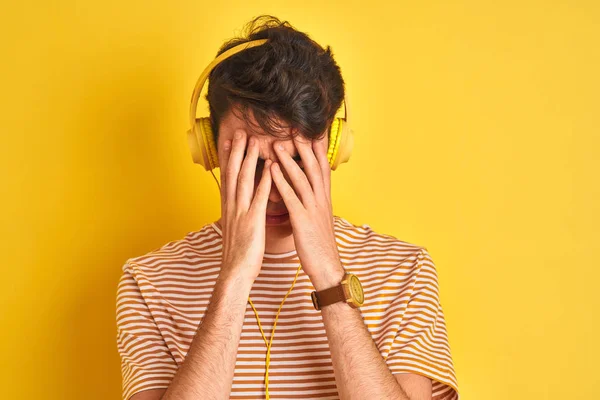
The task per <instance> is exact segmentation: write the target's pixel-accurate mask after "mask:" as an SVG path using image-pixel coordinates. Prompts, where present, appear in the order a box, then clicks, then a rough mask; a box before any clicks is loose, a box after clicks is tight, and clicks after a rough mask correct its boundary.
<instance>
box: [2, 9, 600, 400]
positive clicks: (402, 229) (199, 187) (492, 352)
mask: <svg viewBox="0 0 600 400" xmlns="http://www.w3.org/2000/svg"><path fill="white" fill-rule="evenodd" d="M52 3H54V4H52ZM450 3H452V4H450ZM261 13H271V14H274V15H276V16H278V17H280V18H282V19H287V20H289V21H290V22H291V23H292V24H293V25H294V26H295V27H297V28H298V29H300V30H303V31H306V32H308V33H309V34H310V35H312V37H313V38H314V39H315V40H317V41H318V42H319V43H321V44H322V45H327V44H329V45H331V46H332V48H333V50H334V55H335V57H336V59H337V61H338V63H339V64H340V66H341V68H342V72H343V75H344V78H345V80H346V83H347V88H348V90H349V91H350V95H351V96H352V97H351V100H352V108H353V111H354V114H353V117H354V118H353V119H354V120H353V124H354V130H355V134H356V140H355V148H354V153H353V155H352V158H351V162H350V163H348V164H344V165H342V166H341V167H340V168H339V169H338V171H336V172H335V173H334V175H333V189H332V190H333V201H334V212H335V213H336V214H337V215H340V216H343V217H344V218H346V219H348V220H350V221H351V222H353V223H356V224H363V223H366V224H369V225H370V226H371V227H372V228H373V229H374V230H376V231H378V232H381V233H387V234H391V235H394V236H396V237H398V238H400V239H401V240H404V241H408V242H412V243H417V244H420V245H423V246H425V247H427V248H428V249H429V251H430V253H431V254H432V257H433V259H434V261H435V263H436V266H437V268H438V273H439V280H440V291H441V299H442V305H443V307H444V311H445V316H446V320H447V326H448V333H449V339H450V345H451V350H452V355H453V358H454V363H455V367H456V373H457V376H458V381H459V388H460V390H461V398H462V399H498V400H500V399H502V400H504V399H532V398H535V399H567V398H568V399H583V398H597V396H598V387H599V383H600V382H599V378H598V373H599V370H598V366H597V360H598V359H600V348H599V346H598V344H597V342H596V340H595V339H594V337H597V336H598V333H597V332H598V328H600V326H599V323H598V314H599V312H598V309H599V306H600V301H599V300H598V296H597V295H596V293H597V286H598V283H597V282H598V279H599V278H600V274H599V273H598V266H599V263H598V260H599V259H600V252H599V250H598V248H599V247H600V246H599V245H598V239H599V235H598V222H600V221H598V219H599V218H598V217H599V206H598V204H599V197H600V196H599V192H600V190H599V185H598V180H599V178H598V175H599V172H600V168H599V167H600V165H599V161H598V160H599V155H598V150H599V148H600V140H599V131H600V129H599V125H600V124H599V121H598V115H599V111H600V104H599V98H598V96H599V93H600V84H599V77H598V71H600V50H599V49H600V44H599V43H600V27H599V25H598V21H599V20H600V7H599V6H598V3H597V2H594V1H587V2H584V1H505V2H491V1H487V2H480V1H459V2H445V1H438V2H417V3H415V2H407V1H406V2H392V1H389V2H373V1H370V2H367V3H364V2H358V1H354V2H337V3H334V2H329V3H327V2H323V1H302V2H295V3H292V2H289V3H287V5H286V4H282V2H279V1H251V2H250V1H237V0H236V1H228V2H216V1H215V2H204V3H202V2H197V1H196V2H192V1H189V2H181V3H177V4H175V3H168V2H164V1H160V2H159V1H131V2H129V1H111V0H108V1H103V2H95V4H92V2H83V1H81V2H69V1H64V2H60V4H58V3H57V2H47V1H34V2H28V3H27V4H26V3H19V2H9V3H7V4H5V5H4V6H3V11H2V16H1V17H0V19H1V21H0V22H1V23H0V37H1V39H0V43H1V48H0V50H1V54H2V62H1V63H0V80H1V81H0V88H1V90H2V96H1V99H2V100H1V102H2V103H1V104H0V110H1V111H0V112H1V120H0V123H1V125H0V126H1V130H2V144H1V145H0V149H1V150H0V151H1V157H0V162H1V164H0V165H1V167H2V183H1V185H0V188H1V190H2V196H1V199H2V200H1V201H2V203H1V207H2V223H1V225H0V227H1V230H2V231H1V238H0V240H1V245H2V255H3V257H2V268H3V276H2V278H3V279H2V289H1V291H0V299H1V302H2V303H1V306H2V312H1V321H2V326H1V329H2V340H1V341H0V343H1V344H0V346H1V347H0V353H1V354H2V363H1V365H2V367H1V368H2V371H1V374H0V376H1V379H2V381H0V385H1V387H2V392H3V394H2V397H3V398H7V399H8V398H10V399H41V398H44V399H81V398H86V399H109V398H115V399H116V398H119V396H120V384H121V375H120V365H119V357H118V353H117V349H116V327H115V300H116V289H117V282H118V279H119V277H120V274H121V267H122V265H123V264H124V262H125V261H126V259H128V258H129V257H133V256H137V255H141V254H144V253H146V252H148V251H150V250H152V249H155V248H157V247H159V246H161V245H163V244H165V243H166V242H168V241H171V240H176V239H179V238H182V237H183V236H184V235H185V234H186V233H187V232H190V231H193V230H197V229H200V228H201V227H202V225H204V224H205V223H207V222H211V221H214V220H216V219H217V218H218V216H219V213H220V209H219V197H218V191H217V186H216V185H215V182H214V180H213V177H212V176H211V175H210V174H209V173H206V172H204V171H203V170H202V167H200V166H199V165H195V164H193V163H192V161H191V156H190V153H189V150H188V147H187V140H186V137H185V131H186V130H187V129H188V126H187V122H188V119H187V113H188V107H189V99H190V96H191V91H192V88H193V86H194V84H195V82H196V79H197V78H198V76H199V74H200V72H201V70H202V69H203V68H204V66H205V65H206V64H208V62H209V61H210V60H211V59H212V57H214V54H215V52H216V51H217V49H218V47H219V46H220V45H221V43H222V42H223V41H225V40H226V39H228V38H230V37H231V36H232V35H234V34H236V33H239V31H240V29H241V27H242V26H243V24H244V23H245V22H247V21H248V20H249V19H250V18H251V17H253V16H255V15H258V14H261ZM205 110H206V104H205V102H204V101H202V103H201V106H200V112H201V113H203V112H205Z"/></svg>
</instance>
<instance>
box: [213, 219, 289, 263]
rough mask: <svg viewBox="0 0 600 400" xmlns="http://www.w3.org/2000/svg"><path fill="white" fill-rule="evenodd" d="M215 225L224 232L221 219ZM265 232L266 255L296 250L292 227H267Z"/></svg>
mask: <svg viewBox="0 0 600 400" xmlns="http://www.w3.org/2000/svg"><path fill="white" fill-rule="evenodd" d="M215 223H216V225H217V226H218V227H219V229H221V232H223V226H222V224H221V219H220V218H219V220H218V221H216V222H215ZM265 232H266V234H265V253H269V254H282V253H289V252H290V251H292V250H294V249H295V248H296V244H295V242H294V235H293V233H292V227H291V225H280V226H278V225H267V226H266V228H265Z"/></svg>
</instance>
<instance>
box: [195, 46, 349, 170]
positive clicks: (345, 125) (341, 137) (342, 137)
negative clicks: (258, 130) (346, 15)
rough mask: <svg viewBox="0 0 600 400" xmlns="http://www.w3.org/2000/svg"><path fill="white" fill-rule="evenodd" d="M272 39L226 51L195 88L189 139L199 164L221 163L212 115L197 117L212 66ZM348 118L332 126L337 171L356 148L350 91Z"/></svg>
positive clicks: (331, 158) (332, 155) (333, 165)
mask: <svg viewBox="0 0 600 400" xmlns="http://www.w3.org/2000/svg"><path fill="white" fill-rule="evenodd" d="M267 40H268V39H259V40H252V41H249V42H246V43H242V44H239V45H237V46H235V47H232V48H231V49H229V50H227V51H225V52H223V53H222V54H220V55H219V56H218V57H217V58H215V59H214V60H213V61H212V62H211V63H210V64H209V65H208V66H207V67H206V68H205V69H204V71H203V72H202V75H200V78H199V79H198V82H196V86H195V87H194V91H193V92H192V101H191V103H190V121H189V122H190V126H191V129H188V131H187V138H188V144H189V147H190V150H191V152H192V160H193V161H194V163H196V164H200V165H202V166H203V167H204V168H205V169H206V170H207V171H212V170H213V169H214V168H217V167H218V166H219V160H218V156H217V154H218V153H217V146H216V145H215V140H214V135H213V132H212V128H211V126H210V118H208V117H204V118H196V111H197V107H198V99H199V98H200V92H202V88H203V87H204V83H205V82H206V80H207V79H208V75H209V74H210V72H211V71H212V69H213V68H214V67H215V66H216V65H217V64H219V63H220V62H221V61H223V60H225V59H227V58H229V57H231V56H232V55H234V54H236V53H238V52H240V51H242V50H245V49H249V48H251V47H255V46H260V45H262V44H264V43H265V42H266V41H267ZM344 106H345V107H344V118H334V120H333V122H332V123H331V127H330V128H329V148H328V150H327V159H328V160H329V165H330V167H331V169H332V170H335V169H336V168H337V167H338V165H339V164H341V163H345V162H347V161H348V160H349V159H350V154H351V153H352V147H353V145H354V134H353V131H352V130H351V129H350V123H349V122H350V119H349V118H348V116H349V115H350V107H349V105H348V94H347V91H345V95H344ZM213 176H214V175H213Z"/></svg>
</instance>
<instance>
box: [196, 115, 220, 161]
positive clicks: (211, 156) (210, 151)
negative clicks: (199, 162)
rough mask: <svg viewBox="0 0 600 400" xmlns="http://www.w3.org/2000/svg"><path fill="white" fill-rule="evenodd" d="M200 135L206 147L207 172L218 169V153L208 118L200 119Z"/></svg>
mask: <svg viewBox="0 0 600 400" xmlns="http://www.w3.org/2000/svg"><path fill="white" fill-rule="evenodd" d="M199 125H200V134H201V136H202V139H203V141H204V144H205V145H206V153H207V155H208V166H209V168H207V169H209V170H211V169H214V168H218V167H219V152H218V151H217V145H216V144H215V135H214V134H213V131H212V126H211V124H210V118H200V124H199Z"/></svg>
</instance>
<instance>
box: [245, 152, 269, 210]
mask: <svg viewBox="0 0 600 400" xmlns="http://www.w3.org/2000/svg"><path fill="white" fill-rule="evenodd" d="M271 164H272V161H271V160H266V161H265V167H264V168H263V171H262V176H261V178H260V183H259V184H258V188H257V189H256V194H255V195H254V200H252V204H251V205H250V212H259V213H260V214H261V215H263V214H264V215H266V214H267V203H268V202H269V193H270V192H271V182H272V180H271V168H270V167H271Z"/></svg>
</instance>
